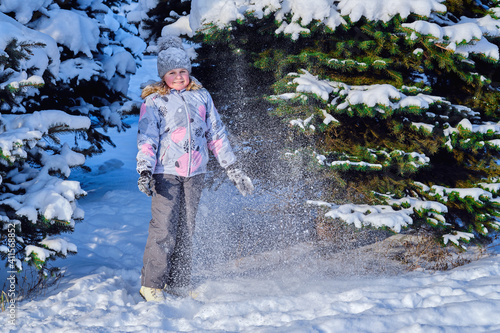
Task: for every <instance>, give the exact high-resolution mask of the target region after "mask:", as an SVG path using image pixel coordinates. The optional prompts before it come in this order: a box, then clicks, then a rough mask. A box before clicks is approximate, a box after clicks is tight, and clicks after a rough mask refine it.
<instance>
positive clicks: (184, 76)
mask: <svg viewBox="0 0 500 333" xmlns="http://www.w3.org/2000/svg"><path fill="white" fill-rule="evenodd" d="M163 80H164V81H165V83H166V84H167V86H169V87H170V88H171V89H175V90H182V89H184V88H186V87H187V86H188V84H189V72H188V71H187V69H185V68H175V69H172V70H171V71H168V72H167V73H166V74H165V76H164V77H163Z"/></svg>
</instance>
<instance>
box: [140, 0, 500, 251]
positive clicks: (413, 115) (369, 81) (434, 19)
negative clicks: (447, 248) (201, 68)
mask: <svg viewBox="0 0 500 333" xmlns="http://www.w3.org/2000/svg"><path fill="white" fill-rule="evenodd" d="M140 3H142V4H144V3H147V2H145V1H140ZM499 18H500V7H499V5H498V2H497V1H487V0H481V1H480V0H476V1H473V0H448V1H444V0H417V1H415V0H373V1H363V0H336V1H332V0H307V1H306V0H264V1H253V0H238V1H222V0H208V1H201V0H193V1H191V9H190V11H189V14H187V15H184V16H181V17H180V18H179V19H178V20H177V21H175V22H173V23H171V24H168V22H166V24H163V23H159V24H162V26H163V27H162V30H161V31H162V34H177V35H181V36H184V37H185V38H188V39H192V40H194V41H197V42H200V43H201V45H202V46H201V47H200V48H199V49H197V52H198V53H199V54H200V58H202V59H206V58H207V52H210V51H207V50H210V48H212V49H215V50H217V53H218V57H219V58H220V59H224V60H225V59H227V58H226V56H227V55H228V54H231V55H232V57H233V59H238V58H239V59H240V61H239V62H238V63H241V62H245V63H247V64H253V66H254V68H253V71H254V72H258V71H260V72H259V73H260V74H262V75H263V77H264V76H265V74H266V73H267V74H271V75H274V83H273V85H272V89H273V93H271V94H269V95H270V96H269V97H268V100H269V101H270V102H271V103H273V104H274V107H273V111H272V112H273V113H274V114H276V115H278V116H280V117H282V118H283V119H286V120H287V121H288V123H289V124H290V126H293V127H295V128H296V129H297V132H296V133H295V135H294V137H295V139H296V141H297V142H301V144H300V145H297V147H299V148H300V149H296V150H294V151H293V152H292V154H295V155H302V156H303V155H308V156H310V160H311V161H313V162H314V163H315V166H313V168H315V170H316V172H317V174H318V176H320V175H321V176H322V177H326V178H325V182H329V183H330V184H332V186H331V188H330V190H329V191H328V193H324V195H323V196H324V201H322V202H317V201H314V202H311V204H319V205H322V206H326V207H327V208H328V213H327V216H330V217H332V218H338V219H341V220H343V221H345V222H347V223H351V224H354V225H356V226H358V227H363V226H375V227H383V228H389V229H391V230H393V231H395V232H399V231H401V230H402V229H403V228H407V227H409V226H413V227H415V228H417V227H421V226H431V227H433V230H434V231H435V233H436V234H437V235H438V236H439V237H441V239H442V241H443V243H445V244H446V243H448V242H453V243H454V244H457V245H459V244H460V245H462V246H463V244H462V243H461V242H460V241H465V242H467V241H469V240H470V239H472V238H475V239H476V240H478V241H487V240H488V239H489V236H490V235H491V233H492V232H493V231H496V230H498V229H499V227H500V220H499V218H498V217H499V216H500V198H499V194H500V192H499V190H500V179H499V171H500V170H499V168H500V167H499V163H498V159H499V155H500V122H499V120H500V119H499V118H500V111H499V109H498V100H499V96H500V93H499V90H498V86H499V82H500V80H499V76H498V73H497V69H498V61H499V49H498V45H499V38H498V37H499V36H500V20H499ZM156 30H157V31H158V30H159V29H158V28H156ZM200 61H203V60H200ZM235 63H236V62H235ZM218 65H219V70H220V69H221V67H222V68H223V67H224V66H229V67H230V66H232V65H233V64H232V63H227V62H221V63H219V64H218ZM220 76H221V77H223V75H222V74H221V75H220ZM256 77H258V74H254V77H253V78H254V79H255V78H256ZM257 80H258V79H257ZM257 80H254V81H253V82H254V84H255V85H259V81H257ZM261 84H266V83H265V80H264V82H262V83H261ZM245 112H251V110H245ZM304 142H305V143H310V144H307V145H304V144H303V143H304Z"/></svg>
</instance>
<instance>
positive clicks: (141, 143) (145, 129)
mask: <svg viewBox="0 0 500 333" xmlns="http://www.w3.org/2000/svg"><path fill="white" fill-rule="evenodd" d="M159 125H160V119H159V114H158V111H157V109H156V106H155V105H154V101H153V98H149V97H148V98H146V101H145V102H144V103H143V104H142V106H141V113H140V116H139V129H138V133H137V148H138V150H139V151H138V153H137V172H138V173H139V174H140V173H141V172H143V171H149V172H151V174H152V173H154V170H155V167H156V153H157V151H158V144H159V142H160V126H159Z"/></svg>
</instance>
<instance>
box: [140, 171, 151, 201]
mask: <svg viewBox="0 0 500 333" xmlns="http://www.w3.org/2000/svg"><path fill="white" fill-rule="evenodd" d="M137 186H138V187H139V190H140V191H141V192H143V193H145V194H146V195H147V196H148V197H150V196H154V195H155V192H154V191H153V189H154V187H155V180H154V179H153V177H151V171H142V172H141V176H140V177H139V180H138V181H137Z"/></svg>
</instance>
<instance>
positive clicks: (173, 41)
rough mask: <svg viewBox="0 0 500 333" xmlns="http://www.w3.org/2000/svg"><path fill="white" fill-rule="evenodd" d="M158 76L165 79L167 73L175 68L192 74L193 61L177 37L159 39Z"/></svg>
mask: <svg viewBox="0 0 500 333" xmlns="http://www.w3.org/2000/svg"><path fill="white" fill-rule="evenodd" d="M157 45H158V63H157V67H158V75H159V76H160V78H162V79H163V77H164V76H165V74H167V72H169V71H171V70H172V69H175V68H185V69H187V71H188V72H189V74H191V60H190V59H189V56H188V55H187V53H186V50H184V47H183V46H182V40H181V39H180V38H179V37H176V36H170V35H169V36H164V37H160V38H158V41H157Z"/></svg>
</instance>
